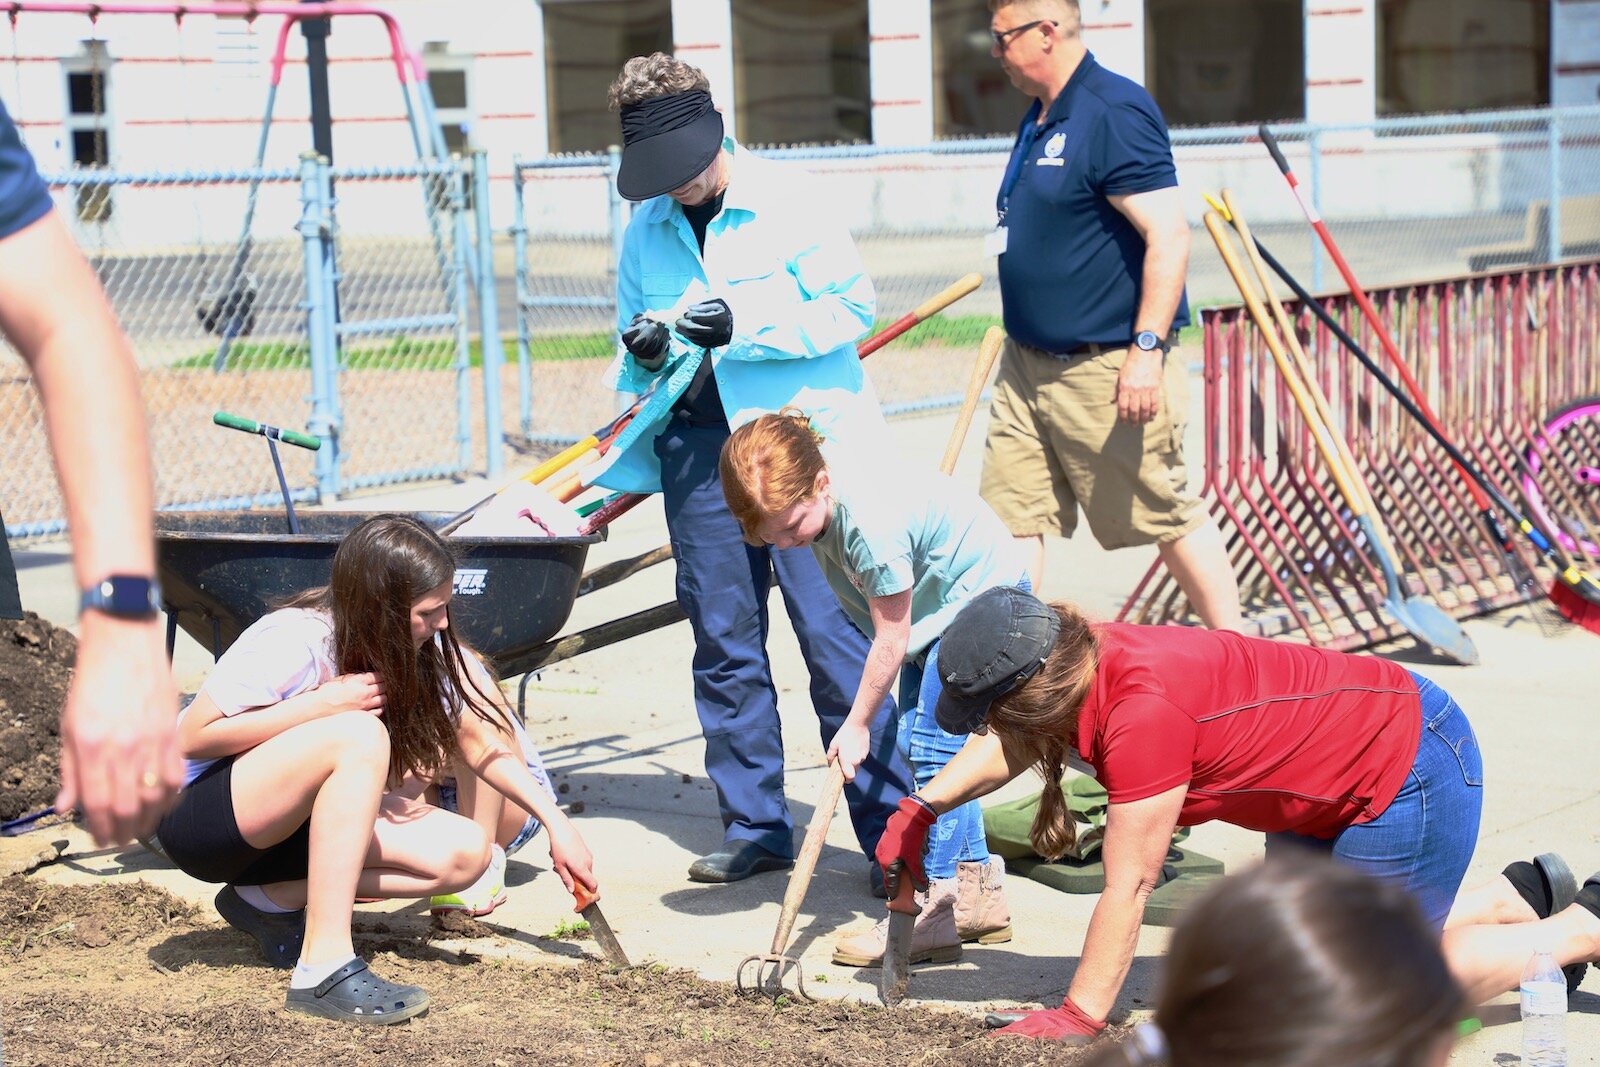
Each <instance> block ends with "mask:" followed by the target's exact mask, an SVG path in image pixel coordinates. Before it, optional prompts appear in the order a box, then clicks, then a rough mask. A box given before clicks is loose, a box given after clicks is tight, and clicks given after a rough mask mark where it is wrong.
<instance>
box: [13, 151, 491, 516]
mask: <svg viewBox="0 0 1600 1067" xmlns="http://www.w3.org/2000/svg"><path fill="white" fill-rule="evenodd" d="M475 177H477V178H478V180H479V181H480V182H481V180H482V168H476V169H475V168H474V167H473V166H472V165H471V163H470V162H462V161H449V162H444V163H432V162H421V163H415V164H409V165H406V166H401V167H389V168H367V169H337V170H335V169H330V168H329V167H328V166H327V165H326V164H325V163H321V162H318V161H315V160H307V161H306V162H305V163H304V165H303V167H302V169H301V170H299V171H293V170H243V171H227V172H207V173H149V174H136V173H117V172H111V171H103V170H84V171H76V172H72V173H68V174H61V175H47V176H46V181H47V183H48V184H49V186H50V188H51V191H52V195H53V197H54V199H55V203H56V207H57V210H58V211H59V212H60V214H61V216H62V217H63V218H64V219H66V220H67V222H68V224H69V225H70V226H71V227H72V229H73V232H74V236H75V238H76V239H77V241H78V242H79V244H80V246H81V247H82V248H83V250H84V253H85V254H86V255H87V257H88V258H89V261H90V263H91V264H92V265H93V267H94V268H95V270H96V273H97V274H98V275H99V277H100V280H101V283H102V285H103V286H104V287H105V290H106V293H107V296H108V297H109V299H110V301H111V303H112V306H113V307H114V308H115V310H116V312H117V316H118V318H119V320H120V321H121V323H122V326H123V329H124V331H125V332H126V333H127V335H128V337H129V340H130V341H131V343H132V347H133V350H134V353H135V356H136V358H137V360H138V363H139V367H140V384H141V389H142V393H143V399H144V405H145V409H146V413H147V417H148V424H149V429H150V440H151V450H152V453H153V460H154V465H155V470H156V491H157V502H158V505H159V506H161V507H168V508H171V507H186V508H235V507H248V506H252V505H269V506H270V505H275V504H277V503H278V502H279V501H280V500H281V495H280V492H279V490H278V487H277V481H276V477H275V475H274V473H273V468H272V463H271V461H270V459H269V458H268V456H267V454H266V447H265V445H264V444H263V443H262V442H261V441H260V440H257V439H253V438H251V437H247V436H245V435H241V434H238V433H232V432H228V431H225V430H222V429H220V428H218V427H215V426H213V425H212V423H211V416H212V414H213V413H214V412H216V411H228V412H231V413H233V414H236V415H241V416H244V417H245V418H248V419H252V420H256V421H259V422H265V423H270V424H272V425H277V426H284V427H289V428H296V429H305V430H308V431H309V432H311V433H315V434H318V435H320V436H322V437H324V439H325V443H324V447H323V448H322V449H321V450H320V451H318V452H316V453H309V452H305V451H302V450H300V449H295V448H283V449H282V450H281V454H282V458H283V464H284V473H285V476H286V478H287V481H288V485H289V488H290V492H291V495H292V496H293V497H294V498H295V499H297V500H314V499H325V498H329V497H333V496H337V495H338V494H339V493H341V492H346V491H349V490H351V489H355V488H359V487H362V486H368V485H378V484H385V483H390V482H398V481H406V480H416V479H423V478H434V477H441V476H447V475H451V474H457V473H460V472H463V471H466V470H468V469H470V468H476V469H482V467H483V464H482V462H481V461H480V460H479V459H478V458H477V457H480V456H481V455H482V454H483V453H482V444H481V442H482V441H483V440H484V439H485V434H486V432H487V431H486V429H485V424H486V421H487V416H486V413H485V408H486V406H487V405H486V399H485V394H484V390H483V374H482V369H481V366H482V353H481V345H480V344H479V341H478V338H479V337H480V336H482V326H481V323H480V322H479V320H478V319H477V318H476V317H475V315H474V311H475V310H476V309H477V308H478V307H481V305H482V302H483V301H482V298H481V296H480V295H478V294H476V293H475V288H476V285H477V277H478V274H479V272H478V271H477V270H476V269H475V268H474V257H475V256H476V251H475V244H474V241H473V230H472V227H473V226H474V225H475V223H476V221H477V219H476V216H475V214H474V213H473V212H472V211H471V204H472V200H473V196H472V183H473V181H474V178H475ZM218 220H227V225H226V226H223V225H219V224H218ZM190 226H192V229H189V227H190ZM229 229H231V230H233V231H234V233H233V236H231V237H223V236H221V234H222V233H223V232H225V231H226V230H229ZM186 230H188V232H185V231H186ZM496 355H497V354H496ZM0 367H3V369H4V372H5V373H4V375H3V377H0V434H3V436H4V439H5V440H6V441H7V443H8V456H7V462H6V464H5V465H4V467H3V468H0V511H3V513H4V515H5V519H6V529H7V532H8V534H9V535H10V536H12V537H14V538H29V537H41V536H49V535H54V534H58V533H60V532H61V531H62V529H63V528H64V523H63V520H62V515H63V508H62V505H61V501H60V497H59V493H58V490H57V486H56V480H55V473H54V468H53V466H52V463H51V459H50V455H49V449H48V445H47V442H46V438H45V434H44V427H43V419H42V412H41V411H40V409H39V405H38V400H37V396H36V393H35V391H34V389H33V383H32V380H31V376H30V375H29V373H28V368H27V366H26V364H24V363H23V362H22V361H21V359H20V358H19V357H18V355H17V354H16V353H15V352H14V351H13V350H11V349H10V348H9V347H0ZM495 419H496V420H498V415H497V414H496V415H495ZM495 436H496V437H498V436H499V434H498V432H496V433H495ZM475 442H476V443H475Z"/></svg>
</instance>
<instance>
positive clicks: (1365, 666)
mask: <svg viewBox="0 0 1600 1067" xmlns="http://www.w3.org/2000/svg"><path fill="white" fill-rule="evenodd" d="M943 648H944V651H943V652H942V653H941V656H940V662H939V671H940V674H941V676H942V681H943V683H944V693H943V695H942V696H941V698H940V700H939V703H938V706H937V708H936V709H935V716H936V718H937V719H938V722H939V726H940V727H941V728H942V729H944V730H946V731H948V732H950V733H956V734H965V733H973V734H980V735H983V736H980V737H974V738H972V739H970V740H969V741H968V742H967V744H966V745H965V747H963V749H962V750H961V752H960V753H959V754H958V755H957V756H956V757H955V758H953V759H952V760H951V761H950V763H949V764H948V765H947V766H946V767H945V769H944V770H943V771H942V772H940V773H939V774H938V775H937V776H935V777H934V779H933V780H932V781H931V782H929V783H928V785H926V786H925V787H923V788H922V789H920V790H919V791H918V792H917V793H916V794H914V795H913V796H910V797H907V798H906V799H905V800H904V801H902V803H901V805H900V810H899V811H898V812H897V813H896V814H895V816H894V817H892V818H891V819H890V821H889V824H888V826H887V827H886V828H885V830H884V834H883V838H882V840H881V842H880V843H879V846H878V860H879V862H880V863H882V864H883V865H884V869H885V872H886V873H887V874H888V876H889V878H890V881H891V885H890V893H891V895H893V893H894V890H895V889H896V888H897V886H898V877H899V876H900V874H902V873H906V874H909V875H910V876H911V878H912V880H913V882H914V883H915V884H918V885H920V884H922V882H923V880H924V879H923V873H922V865H921V854H922V843H923V840H924V839H925V837H926V833H927V829H926V828H927V826H928V825H931V823H932V821H933V820H934V819H935V818H937V817H938V814H939V813H940V812H943V811H947V810H949V809H950V808H952V807H955V806H956V805H959V804H962V803H966V802H967V801H970V800H973V799H975V798H977V797H981V796H984V795H985V794H987V793H990V792H992V791H994V790H995V789H997V788H999V787H1000V786H1001V785H1003V784H1005V783H1006V782H1009V781H1010V780H1011V779H1013V778H1015V777H1017V776H1018V775H1019V774H1021V773H1022V772H1023V771H1025V770H1027V769H1028V768H1029V767H1034V768H1037V769H1038V770H1039V772H1040V774H1041V775H1042V776H1043V777H1044V779H1045V787H1044V791H1043V793H1042V794H1041V802H1040V805H1039V813H1038V816H1037V817H1036V819H1035V821H1034V824H1033V828H1032V833H1031V836H1032V839H1033V845H1034V849H1035V850H1036V851H1037V852H1038V853H1039V854H1040V855H1041V856H1047V857H1056V856H1059V855H1061V854H1062V853H1063V852H1065V851H1066V849H1067V847H1068V846H1070V845H1071V843H1072V841H1073V835H1074V831H1073V823H1072V820H1071V819H1070V817H1069V816H1068V814H1067V811H1066V806H1065V803H1064V801H1063V799H1062V795H1061V790H1060V782H1061V778H1062V775H1063V773H1064V772H1065V769H1066V766H1067V764H1068V762H1069V761H1072V762H1075V763H1077V764H1078V765H1079V766H1080V767H1083V769H1086V770H1089V771H1092V773H1093V774H1094V775H1095V777H1097V778H1098V779H1099V780H1100V781H1101V782H1103V783H1104V784H1105V786H1106V790H1107V793H1108V798H1109V802H1110V806H1109V810H1108V812H1107V817H1106V826H1105V840H1104V844H1103V846H1102V848H1103V855H1104V857H1105V868H1106V885H1105V889H1104V891H1103V892H1102V893H1101V896H1100V899H1099V901H1098V902H1097V903H1096V905H1095V910H1094V914H1093V916H1092V918H1091V919H1090V921H1089V929H1088V933H1087V935H1086V937H1085V939H1084V945H1083V953H1082V957H1081V959H1080V960H1079V963H1078V967H1077V970H1076V971H1075V972H1074V974H1073V977H1072V985H1071V988H1070V989H1069V991H1068V994H1067V997H1066V999H1065V1000H1064V1001H1063V1003H1062V1006H1061V1007H1060V1008H1057V1009H1051V1010H1048V1011H1043V1012H1031V1013H1028V1014H1027V1015H1026V1016H1025V1017H1024V1018H1023V1019H1021V1020H1020V1021H1019V1022H1017V1023H1014V1024H1013V1025H1011V1026H1009V1027H1006V1028H1005V1030H1004V1031H1002V1032H1008V1033H1013V1034H1020V1035H1023V1036H1038V1037H1071V1036H1075V1035H1077V1036H1083V1035H1092V1034H1095V1033H1097V1032H1099V1030H1100V1029H1101V1028H1103V1027H1104V1025H1105V1022H1104V1020H1105V1018H1106V1016H1107V1014H1109V1012H1110V1011H1111V1007H1112V1004H1113V1002H1114V1001H1115V1000H1116V995H1117V992H1118V990H1119V989H1120V988H1121V986H1122V983H1123V980H1124V979H1125V978H1126V976H1127V973H1128V966H1129V964H1130V963H1131V962H1132V959H1133V954H1134V945H1135V942H1136V940H1137V937H1138V931H1139V924H1140V921H1141V918H1142V915H1143V911H1144V904H1145V901H1146V900H1147V898H1148V897H1149V895H1150V892H1151V890H1152V889H1154V888H1155V885H1156V882H1157V879H1158V878H1159V875H1160V871H1161V865H1162V863H1163V861H1164V860H1165V858H1166V855H1167V849H1168V848H1169V846H1170V842H1171V840H1172V833H1173V831H1174V829H1175V828H1176V827H1178V826H1180V825H1183V826H1192V825H1195V824H1197V823H1202V822H1209V821H1211V820H1214V819H1217V820H1222V821H1224V822H1229V823H1233V824H1235V825H1237V826H1244V827H1248V828H1251V829H1256V830H1262V831H1265V832H1266V833H1267V852H1268V856H1269V857H1270V856H1271V855H1272V854H1273V853H1275V852H1279V851H1280V850H1281V849H1283V848H1285V847H1289V848H1294V847H1310V848H1313V849H1316V850H1318V851H1322V852H1325V853H1329V854H1331V855H1332V856H1333V857H1334V858H1335V859H1337V860H1339V861H1341V862H1343V863H1346V864H1349V865H1351V866H1353V867H1356V868H1358V869H1360V870H1362V871H1365V872H1366V873H1368V874H1371V875H1373V876H1375V877H1378V878H1382V879H1384V880H1386V881H1389V882H1392V883H1396V884H1399V885H1402V886H1404V887H1405V888H1406V889H1408V890H1409V891H1410V892H1411V893H1412V894H1413V895H1414V896H1415V897H1416V898H1417V901H1418V903H1419V904H1420V905H1421V906H1422V909H1423V912H1424V914H1425V915H1426V916H1427V918H1428V919H1429V921H1430V922H1432V923H1433V925H1434V926H1435V927H1436V928H1446V929H1447V930H1448V933H1447V934H1446V937H1445V943H1444V948H1445V952H1446V955H1447V957H1448V958H1450V961H1451V965H1452V968H1453V970H1454V971H1455V973H1456V975H1457V978H1458V980H1460V981H1461V983H1462V986H1463V987H1464V988H1465V989H1466V990H1467V992H1468V994H1469V995H1472V996H1477V997H1479V998H1480V999H1481V998H1483V997H1487V996H1491V995H1494V994H1496V993H1499V992H1501V991H1503V990H1506V989H1511V988H1514V987H1515V986H1516V985H1517V982H1518V979H1519V977H1520V974H1521V970H1522V967H1523V965H1524V964H1525V963H1526V962H1527V959H1528V957H1529V955H1530V954H1531V953H1532V951H1533V947H1534V941H1535V939H1542V940H1548V941H1552V942H1553V943H1555V944H1557V945H1558V952H1557V958H1558V959H1559V961H1560V962H1561V963H1562V964H1563V965H1566V964H1577V963H1580V962H1581V961H1584V960H1589V959H1594V958H1597V957H1600V881H1593V880H1592V881H1591V884H1590V885H1587V886H1585V887H1584V890H1583V892H1581V893H1579V894H1578V895H1577V896H1578V904H1577V905H1575V906H1574V907H1571V908H1568V909H1566V910H1565V911H1562V912H1561V914H1560V915H1558V916H1556V917H1555V918H1551V919H1548V920H1547V921H1546V922H1545V923H1543V924H1541V926H1544V927H1545V929H1542V930H1540V929H1538V928H1536V927H1535V926H1534V925H1533V924H1534V922H1535V921H1537V920H1539V919H1541V918H1543V917H1544V916H1545V915H1548V914H1549V912H1550V910H1551V906H1550V902H1549V900H1548V899H1546V901H1545V902H1544V906H1543V909H1542V912H1541V909H1540V908H1539V906H1538V905H1537V904H1535V903H1534V899H1533V895H1530V894H1526V893H1524V894H1523V895H1522V900H1523V901H1526V903H1522V902H1520V901H1518V890H1517V889H1516V888H1514V885H1515V880H1514V879H1512V878H1510V877H1509V876H1510V875H1511V874H1512V871H1511V870H1510V869H1508V871H1507V874H1508V878H1507V879H1506V880H1504V881H1503V884H1497V886H1495V887H1491V888H1490V889H1488V890H1486V891H1482V892H1475V893H1474V894H1473V896H1472V899H1471V904H1470V913H1468V911H1467V910H1466V909H1464V908H1462V907H1456V908H1455V909H1454V910H1452V905H1454V904H1455V900H1456V895H1457V893H1458V891H1459V890H1460V887H1461V880H1462V878H1463V877H1464V875H1465V874H1466V870H1467V865H1468V864H1469V863H1470V861H1471V859H1472V851H1473V848H1474V846H1475V845H1476V843H1477V837H1478V822H1479V814H1480V812H1481V810H1482V803H1483V799H1482V797H1483V760H1482V756H1481V754H1480V752H1479V750H1478V744H1477V740H1476V738H1475V737H1474V736H1473V732H1472V727H1471V725H1470V724H1469V723H1468V722H1467V719H1466V716H1465V714H1464V713H1463V712H1462V710H1461V708H1460V707H1459V706H1458V705H1457V704H1456V702H1455V701H1454V700H1452V699H1451V698H1450V695H1449V694H1448V693H1446V692H1445V691H1444V690H1442V689H1440V688H1439V687H1437V686H1435V685H1434V684H1433V683H1431V682H1429V681H1428V680H1427V679H1426V678H1422V677H1420V676H1418V675H1415V674H1412V673H1410V672H1408V671H1406V670H1404V669H1403V668H1401V667H1398V666H1396V665H1395V664H1393V663H1390V662H1388V661H1387V660H1382V659H1377V658H1375V657H1370V656H1350V655H1345V654H1343V653H1339V652H1330V651H1326V650H1323V649H1317V648H1310V647H1307V646H1304V645H1296V644H1290V643H1288V642H1279V641H1265V640H1261V639H1259V638H1252V637H1245V636H1243V635H1242V634H1237V633H1231V632H1227V631H1212V630H1202V629H1198V628H1188V627H1175V626H1161V627H1156V626H1133V625H1126V624H1121V623H1104V624H1094V625H1091V624H1090V623H1089V622H1088V621H1087V620H1085V619H1084V618H1083V616H1082V615H1080V614H1079V613H1078V612H1077V611H1076V610H1075V609H1074V608H1072V607H1071V606H1069V605H1066V604H1055V605H1046V604H1044V603H1042V602H1040V601H1039V600H1037V599H1036V598H1034V597H1033V596H1031V595H1029V594H1028V593H1025V592H1023V591H1022V590H1020V589H1012V588H999V589H991V590H988V591H987V592H985V593H984V594H982V595H981V596H979V597H976V598H974V600H973V601H972V602H971V603H969V604H968V606H967V607H966V608H965V609H964V610H963V611H962V612H961V614H960V615H958V616H957V617H956V618H955V619H954V620H953V621H952V622H951V624H950V627H949V628H948V629H947V630H946V631H945V635H944V645H943ZM1513 866H1519V867H1520V866H1526V865H1513ZM1588 896H1592V897H1593V898H1594V900H1593V901H1589V900H1588V899H1587V897H1588ZM1447 919H1448V921H1447ZM1479 923H1483V924H1512V923H1520V924H1521V925H1520V928H1516V927H1513V926H1511V925H1497V926H1495V927H1494V928H1493V929H1488V928H1487V925H1486V926H1479V925H1477V924H1479ZM1550 924H1556V925H1555V926H1551V925H1550Z"/></svg>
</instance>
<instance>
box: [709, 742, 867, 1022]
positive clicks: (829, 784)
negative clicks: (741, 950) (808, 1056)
mask: <svg viewBox="0 0 1600 1067" xmlns="http://www.w3.org/2000/svg"><path fill="white" fill-rule="evenodd" d="M843 792H844V771H843V770H842V769H840V767H839V765H838V764H837V763H835V764H833V766H831V767H830V768H829V769H828V779H827V781H826V782H824V783H823V786H822V796H820V797H818V798H817V807H816V810H815V811H813V812H812V813H811V822H810V823H809V824H807V826H806V839H805V843H804V844H803V845H801V846H800V855H799V856H798V857H797V858H796V859H795V861H794V870H793V872H791V873H790V875H789V888H787V889H786V890H784V893H783V909H782V910H781V911H779V912H778V927H777V929H776V930H774V931H773V932H772V947H771V948H770V949H768V950H767V951H766V952H764V953H762V954H761V955H759V956H746V957H745V958H744V959H742V960H740V961H739V967H738V970H736V971H735V972H734V985H735V987H736V988H737V989H738V991H739V992H740V993H766V994H767V995H769V996H772V997H777V996H778V995H779V994H781V993H783V992H784V988H783V976H784V975H785V974H787V973H789V972H790V971H793V972H794V980H795V992H797V993H798V994H799V995H800V996H801V997H802V998H804V999H806V1000H810V999H811V996H810V994H808V993H807V992H806V972H805V970H804V969H802V968H801V966H800V961H799V960H797V959H795V958H794V957H793V956H790V955H787V954H786V953H785V951H784V950H785V949H787V948H788V947H789V935H790V934H791V933H792V932H793V931H794V920H795V916H796V915H798V914H799V913H800V903H801V901H803V900H805V898H806V889H807V888H808V887H809V886H810V885H811V873H812V872H813V871H815V870H816V869H817V857H818V856H820V855H821V854H822V846H823V843H824V842H825V841H826V840H827V838H828V824H829V823H831V822H833V813H834V810H835V809H837V808H838V807H839V795H840V794H841V793H843ZM752 965H753V967H752Z"/></svg>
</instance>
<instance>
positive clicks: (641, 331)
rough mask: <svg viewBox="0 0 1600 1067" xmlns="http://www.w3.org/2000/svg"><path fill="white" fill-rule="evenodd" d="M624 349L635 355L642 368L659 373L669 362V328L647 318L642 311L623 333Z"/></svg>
mask: <svg viewBox="0 0 1600 1067" xmlns="http://www.w3.org/2000/svg"><path fill="white" fill-rule="evenodd" d="M622 347H624V348H626V349H627V350H628V351H629V353H631V354H632V355H633V358H634V362H636V363H638V364H639V366H640V367H642V368H644V369H645V370H647V371H658V370H660V369H661V365H662V364H663V363H665V362H666V361H667V328H666V327H665V326H663V325H661V323H659V322H657V321H656V320H655V319H650V318H646V317H645V314H644V312H642V311H641V312H640V313H639V314H637V315H635V316H634V317H633V321H632V322H630V323H628V328H627V329H626V330H623V331H622Z"/></svg>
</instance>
